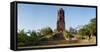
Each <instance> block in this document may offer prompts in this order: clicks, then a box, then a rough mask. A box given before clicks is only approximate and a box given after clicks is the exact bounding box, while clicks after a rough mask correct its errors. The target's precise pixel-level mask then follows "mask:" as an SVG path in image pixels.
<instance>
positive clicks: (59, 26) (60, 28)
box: [57, 8, 65, 32]
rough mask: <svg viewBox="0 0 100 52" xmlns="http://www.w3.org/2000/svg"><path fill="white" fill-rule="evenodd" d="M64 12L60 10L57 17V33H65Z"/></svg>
mask: <svg viewBox="0 0 100 52" xmlns="http://www.w3.org/2000/svg"><path fill="white" fill-rule="evenodd" d="M64 17H65V16H64V10H63V8H60V9H59V10H58V16H57V31H58V32H63V31H64V30H65V20H64Z"/></svg>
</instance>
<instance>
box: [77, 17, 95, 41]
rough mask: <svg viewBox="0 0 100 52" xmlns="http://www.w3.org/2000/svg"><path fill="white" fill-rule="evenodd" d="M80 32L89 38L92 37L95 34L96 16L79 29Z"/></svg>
mask: <svg viewBox="0 0 100 52" xmlns="http://www.w3.org/2000/svg"><path fill="white" fill-rule="evenodd" d="M78 34H79V35H82V36H88V37H89V39H90V38H91V36H93V35H95V34H96V18H93V19H91V20H90V23H89V24H87V25H84V26H83V27H82V28H81V29H79V31H78Z"/></svg>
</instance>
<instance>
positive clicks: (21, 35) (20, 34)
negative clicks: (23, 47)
mask: <svg viewBox="0 0 100 52" xmlns="http://www.w3.org/2000/svg"><path fill="white" fill-rule="evenodd" d="M27 38H28V36H27V34H26V33H25V32H24V29H23V30H21V31H19V32H18V42H23V43H24V42H26V41H27Z"/></svg>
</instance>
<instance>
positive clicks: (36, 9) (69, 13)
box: [17, 3, 96, 31]
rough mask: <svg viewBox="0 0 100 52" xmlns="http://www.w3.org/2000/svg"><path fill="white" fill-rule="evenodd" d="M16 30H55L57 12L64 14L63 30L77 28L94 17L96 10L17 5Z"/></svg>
mask: <svg viewBox="0 0 100 52" xmlns="http://www.w3.org/2000/svg"><path fill="white" fill-rule="evenodd" d="M17 6H18V10H17V11H18V30H22V29H24V30H25V31H28V30H36V31H38V30H39V29H42V28H45V27H51V28H52V29H53V30H54V29H56V23H57V11H58V10H59V8H63V9H64V12H65V14H64V15H65V28H66V29H69V28H70V27H73V28H77V27H78V26H82V25H85V24H87V23H89V21H90V19H92V18H94V17H96V9H95V8H89V7H73V6H53V5H39V4H38V5H37V4H21V3H20V4H18V5H17Z"/></svg>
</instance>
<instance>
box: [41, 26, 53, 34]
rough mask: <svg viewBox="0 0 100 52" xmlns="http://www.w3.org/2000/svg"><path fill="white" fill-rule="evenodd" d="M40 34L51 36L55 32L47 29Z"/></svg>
mask: <svg viewBox="0 0 100 52" xmlns="http://www.w3.org/2000/svg"><path fill="white" fill-rule="evenodd" d="M40 33H41V34H42V35H49V34H52V33H53V31H52V29H51V28H50V27H46V28H43V29H41V30H40Z"/></svg>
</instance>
